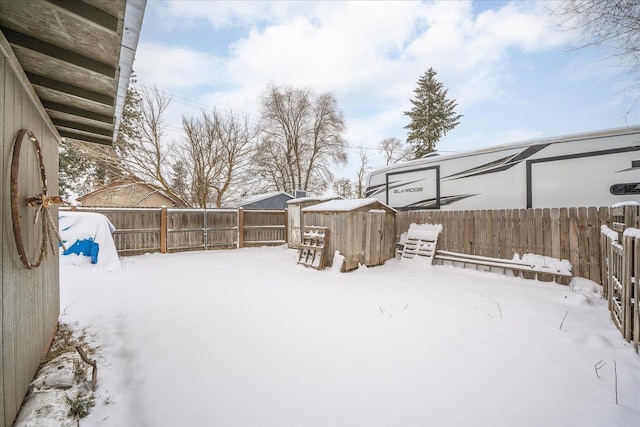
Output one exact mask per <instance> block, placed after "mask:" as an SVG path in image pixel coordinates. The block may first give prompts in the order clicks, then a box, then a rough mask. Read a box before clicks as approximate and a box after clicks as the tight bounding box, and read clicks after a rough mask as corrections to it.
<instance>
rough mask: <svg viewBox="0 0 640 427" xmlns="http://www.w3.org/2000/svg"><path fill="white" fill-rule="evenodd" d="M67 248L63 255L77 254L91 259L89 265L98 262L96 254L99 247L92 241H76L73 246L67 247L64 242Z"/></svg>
mask: <svg viewBox="0 0 640 427" xmlns="http://www.w3.org/2000/svg"><path fill="white" fill-rule="evenodd" d="M64 243H65V246H67V250H66V251H64V253H63V254H64V255H69V254H78V255H84V256H88V257H90V258H91V264H96V263H97V262H98V252H100V245H99V244H97V243H96V242H94V241H93V239H84V240H76V241H75V242H74V243H73V245H71V246H68V245H67V242H64Z"/></svg>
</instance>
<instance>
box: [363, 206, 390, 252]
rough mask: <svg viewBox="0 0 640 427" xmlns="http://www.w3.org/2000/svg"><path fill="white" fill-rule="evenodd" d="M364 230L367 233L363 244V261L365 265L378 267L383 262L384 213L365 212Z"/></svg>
mask: <svg viewBox="0 0 640 427" xmlns="http://www.w3.org/2000/svg"><path fill="white" fill-rule="evenodd" d="M366 215H367V219H366V225H367V227H366V230H367V231H368V233H367V236H368V239H367V242H366V244H365V259H366V261H365V262H366V264H367V265H380V264H382V263H383V262H384V261H385V256H384V244H383V243H384V219H385V212H384V211H370V212H367V214H366Z"/></svg>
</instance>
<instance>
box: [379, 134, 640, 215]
mask: <svg viewBox="0 0 640 427" xmlns="http://www.w3.org/2000/svg"><path fill="white" fill-rule="evenodd" d="M366 196H367V197H374V198H376V199H378V200H380V201H381V202H383V203H385V204H387V205H388V206H391V207H393V208H394V209H398V210H408V209H445V210H473V209H520V208H556V207H582V206H610V205H613V204H615V203H619V202H638V203H640V126H637V127H626V128H620V129H611V130H605V131H599V132H590V133H582V134H576V135H569V136H563V137H557V138H546V139H539V140H534V141H527V142H522V143H516V144H508V145H501V146H497V147H492V148H486V149H482V150H477V151H472V152H467V153H460V154H453V155H446V156H444V155H442V156H441V155H438V154H432V155H430V156H428V157H424V158H422V159H418V160H412V161H409V162H405V163H400V164H396V165H393V166H389V167H386V168H382V169H379V170H377V171H374V172H372V173H371V174H370V175H369V179H368V183H367V193H366Z"/></svg>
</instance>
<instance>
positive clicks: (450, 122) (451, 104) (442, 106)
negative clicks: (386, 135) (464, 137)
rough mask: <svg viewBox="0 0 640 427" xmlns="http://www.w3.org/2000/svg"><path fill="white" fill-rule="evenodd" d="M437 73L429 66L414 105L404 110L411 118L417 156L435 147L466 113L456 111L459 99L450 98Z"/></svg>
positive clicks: (411, 141)
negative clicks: (437, 78)
mask: <svg viewBox="0 0 640 427" xmlns="http://www.w3.org/2000/svg"><path fill="white" fill-rule="evenodd" d="M436 75H437V73H436V72H435V71H434V70H433V68H429V70H427V72H426V73H424V75H423V76H422V77H420V79H419V80H418V86H417V87H416V88H415V89H414V90H413V93H414V94H415V99H411V103H412V104H413V108H412V109H411V111H407V112H405V113H404V114H405V115H407V116H409V118H410V119H411V122H410V123H409V124H408V125H407V126H405V129H408V130H409V132H408V134H407V142H408V143H409V144H411V146H412V147H413V155H414V158H416V159H418V158H420V157H422V156H424V155H425V154H427V153H430V152H432V151H434V150H435V146H436V143H437V142H438V141H439V140H440V138H441V137H442V136H444V135H446V134H447V132H449V131H450V130H452V129H453V128H455V127H456V126H457V125H458V124H460V118H461V117H462V115H459V114H456V112H455V108H456V107H457V106H458V104H457V103H456V100H455V99H447V92H448V90H447V89H444V87H443V86H442V83H440V82H439V81H437V80H436V78H435V77H436Z"/></svg>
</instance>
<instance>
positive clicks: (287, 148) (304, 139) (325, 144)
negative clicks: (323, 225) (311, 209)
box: [254, 87, 347, 192]
mask: <svg viewBox="0 0 640 427" xmlns="http://www.w3.org/2000/svg"><path fill="white" fill-rule="evenodd" d="M261 123H262V125H261V131H262V132H261V141H260V144H259V147H258V150H257V151H256V155H255V157H254V165H255V169H256V173H258V174H259V175H260V176H261V177H262V179H264V180H265V181H267V182H269V185H270V187H271V188H273V189H277V190H282V191H287V192H293V191H294V190H298V189H300V190H309V191H319V190H321V189H324V188H326V187H327V185H328V184H329V182H331V180H332V178H333V174H332V173H331V166H332V165H335V164H340V163H345V162H346V160H347V155H346V148H347V142H346V141H345V140H344V139H343V137H342V134H343V132H344V131H345V123H344V117H343V115H342V112H341V111H339V109H338V106H337V102H336V99H335V98H334V97H333V95H331V94H329V93H325V94H321V95H319V96H315V95H314V94H312V93H311V91H309V90H300V89H292V88H282V89H281V88H278V87H270V88H268V89H267V91H266V92H265V94H264V95H263V97H262V111H261Z"/></svg>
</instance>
